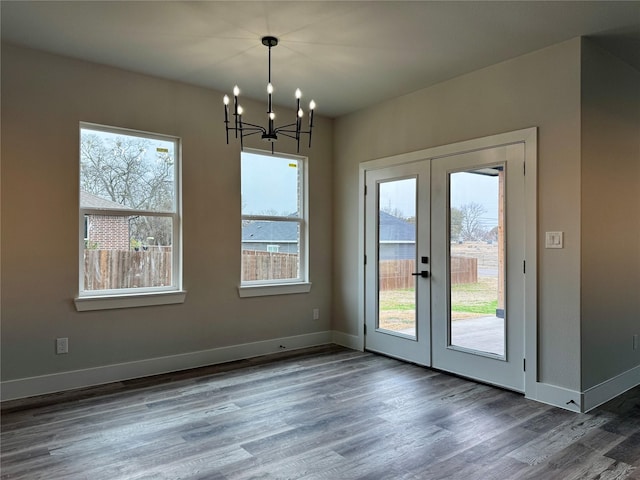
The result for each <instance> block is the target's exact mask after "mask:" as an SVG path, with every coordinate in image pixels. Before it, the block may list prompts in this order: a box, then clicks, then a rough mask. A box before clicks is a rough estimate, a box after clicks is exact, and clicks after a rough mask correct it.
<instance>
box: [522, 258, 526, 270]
mask: <svg viewBox="0 0 640 480" xmlns="http://www.w3.org/2000/svg"><path fill="white" fill-rule="evenodd" d="M522 273H527V261H526V260H523V261H522Z"/></svg>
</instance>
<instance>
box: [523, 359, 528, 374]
mask: <svg viewBox="0 0 640 480" xmlns="http://www.w3.org/2000/svg"><path fill="white" fill-rule="evenodd" d="M522 370H524V371H525V372H526V371H527V359H526V358H523V359H522Z"/></svg>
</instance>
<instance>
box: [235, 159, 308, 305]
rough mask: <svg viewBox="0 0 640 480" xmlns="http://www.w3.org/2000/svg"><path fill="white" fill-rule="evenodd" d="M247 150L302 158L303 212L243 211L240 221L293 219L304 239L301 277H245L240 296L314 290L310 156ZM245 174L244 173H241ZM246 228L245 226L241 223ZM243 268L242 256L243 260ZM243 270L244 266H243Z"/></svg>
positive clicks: (301, 241)
mask: <svg viewBox="0 0 640 480" xmlns="http://www.w3.org/2000/svg"><path fill="white" fill-rule="evenodd" d="M244 152H246V153H253V154H255V155H263V156H266V157H276V158H284V159H291V160H296V161H297V162H298V184H299V186H300V190H302V191H301V192H300V193H299V195H298V211H299V212H301V216H300V217H296V218H293V217H285V216H271V215H241V221H240V225H242V222H244V221H246V220H258V221H275V222H292V223H297V224H298V225H299V232H300V239H299V243H298V254H299V270H298V278H294V279H291V278H287V279H282V280H252V281H244V282H243V281H242V278H241V279H240V285H239V286H238V295H239V296H240V297H259V296H267V295H287V294H294V293H308V292H309V291H311V282H309V255H308V252H309V240H308V239H309V209H308V208H309V207H308V204H309V202H308V198H309V197H308V190H309V189H308V175H307V164H308V158H307V157H304V156H300V155H292V154H287V153H280V152H275V153H273V154H272V153H271V152H270V151H265V150H256V149H249V148H245V149H244ZM244 152H241V155H242V153H244ZM241 175H242V173H241ZM241 228H242V227H241ZM240 254H241V255H242V236H241V238H240ZM240 262H241V263H240V265H241V267H240V268H241V269H242V258H241V260H240ZM241 272H242V270H241Z"/></svg>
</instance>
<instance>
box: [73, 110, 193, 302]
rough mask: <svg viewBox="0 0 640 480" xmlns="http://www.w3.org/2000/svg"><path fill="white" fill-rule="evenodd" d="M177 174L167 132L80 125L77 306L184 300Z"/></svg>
mask: <svg viewBox="0 0 640 480" xmlns="http://www.w3.org/2000/svg"><path fill="white" fill-rule="evenodd" d="M179 172H180V142H179V139H177V138H175V137H168V136H164V135H156V134H150V133H144V132H137V131H132V130H124V129H118V128H112V127H103V126H98V125H92V124H86V123H82V124H80V209H79V215H80V226H81V228H80V235H81V239H80V240H81V241H80V275H79V277H80V287H79V296H78V298H77V299H76V307H77V308H78V310H93V309H98V308H119V307H126V306H141V305H146V304H163V303H177V302H179V301H183V300H184V292H181V287H182V285H181V276H182V275H181V255H180V237H181V225H180V179H179ZM176 293H180V294H181V295H178V296H174V297H172V294H176ZM153 294H156V295H155V299H153V298H154V295H153ZM161 294H166V295H164V298H162V297H163V295H161ZM125 297H126V298H129V299H131V298H133V300H131V301H129V302H122V298H125ZM145 297H146V299H145ZM96 298H98V299H100V300H101V301H100V302H97V303H96V302H93V306H92V304H91V302H87V300H94V299H96ZM109 298H116V299H119V300H117V301H115V302H109V301H108V299H109ZM105 299H106V300H105ZM96 305H97V306H96Z"/></svg>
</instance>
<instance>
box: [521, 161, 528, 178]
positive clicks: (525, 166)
mask: <svg viewBox="0 0 640 480" xmlns="http://www.w3.org/2000/svg"><path fill="white" fill-rule="evenodd" d="M522 174H523V175H526V174H527V162H522Z"/></svg>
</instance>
